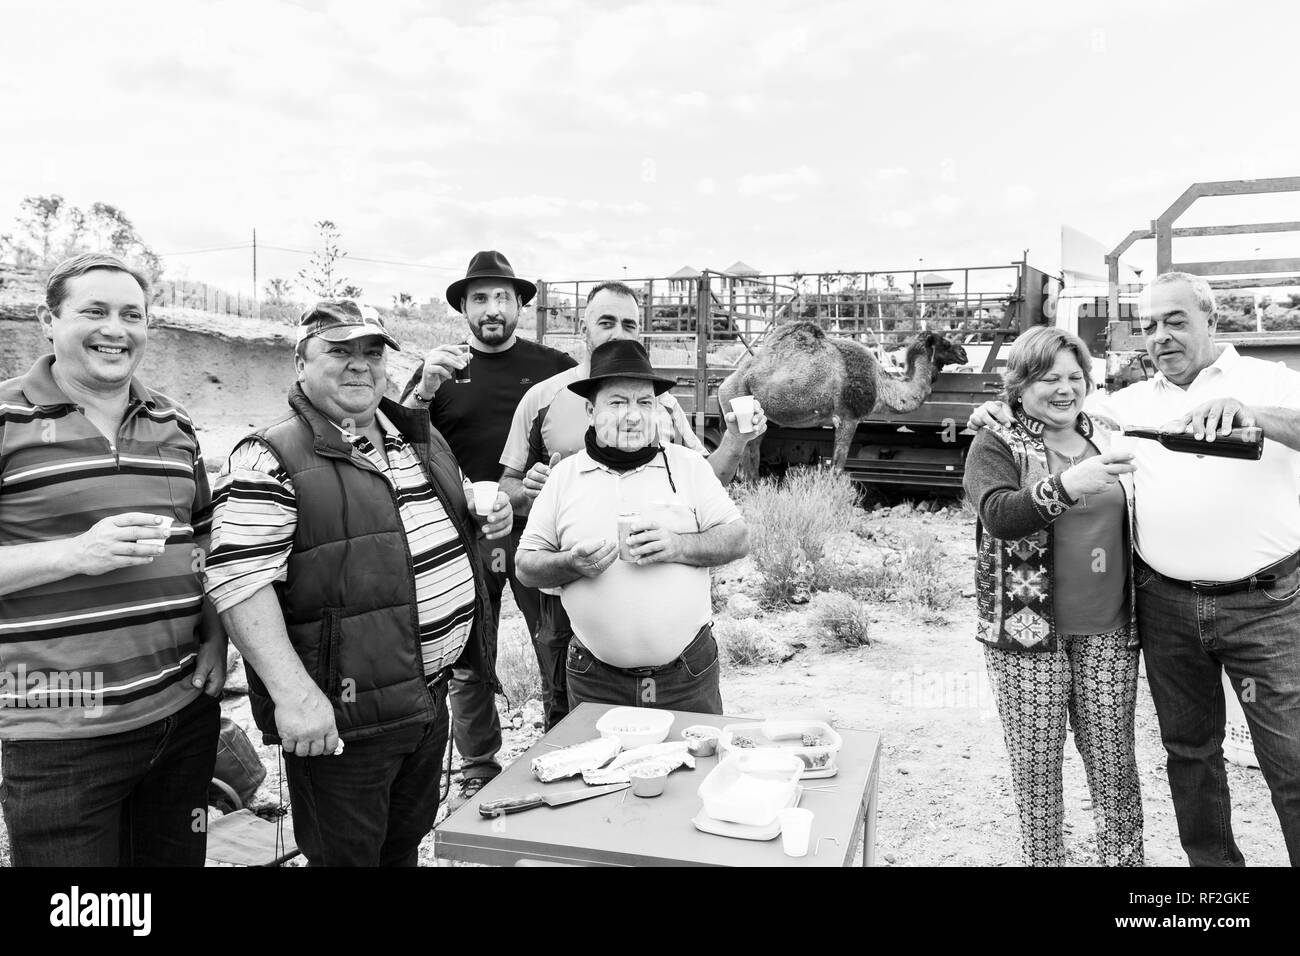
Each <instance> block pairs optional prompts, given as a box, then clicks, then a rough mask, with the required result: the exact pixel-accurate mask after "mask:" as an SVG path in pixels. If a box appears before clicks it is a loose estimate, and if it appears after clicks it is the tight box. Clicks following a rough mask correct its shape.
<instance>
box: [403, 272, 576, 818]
mask: <svg viewBox="0 0 1300 956" xmlns="http://www.w3.org/2000/svg"><path fill="white" fill-rule="evenodd" d="M536 292H537V287H536V286H534V285H533V284H532V283H531V282H529V281H528V280H527V279H520V278H519V277H517V276H516V275H515V271H514V269H513V268H512V267H511V265H510V262H509V260H507V259H506V257H505V256H503V255H502V254H501V253H499V252H496V251H495V250H487V251H485V252H478V253H475V254H474V257H473V258H472V259H470V262H469V267H468V268H467V269H466V270H465V277H464V278H463V279H457V280H456V281H455V282H453V283H451V285H449V286H448V287H447V304H448V305H449V306H451V308H453V309H455V310H456V311H458V312H460V313H462V314H463V315H464V316H465V321H466V325H467V326H468V332H469V334H468V336H466V338H465V340H464V341H463V342H460V343H449V344H447V345H440V346H438V347H437V348H435V349H433V350H432V351H430V352H429V354H428V355H427V356H425V360H424V364H423V365H421V366H420V368H419V369H417V370H416V372H415V374H414V375H413V376H412V378H411V380H410V382H408V383H407V386H406V391H405V392H404V393H403V396H402V403H403V404H404V405H405V406H406V407H408V408H413V409H418V410H421V411H422V410H424V409H426V408H427V409H428V415H429V421H430V422H431V423H432V424H433V427H434V428H436V429H437V430H438V431H439V432H440V433H441V434H442V435H443V437H444V438H446V439H447V444H448V445H450V446H451V450H452V451H453V452H454V453H455V455H456V460H457V461H459V462H460V466H461V468H462V469H464V471H465V475H466V477H468V478H469V480H470V481H499V480H500V478H501V463H500V459H501V451H502V449H503V448H504V446H505V443H506V436H507V435H508V434H509V433H510V423H511V420H512V418H513V416H514V413H515V407H516V406H517V405H518V404H519V400H520V399H521V398H523V397H524V393H525V392H527V391H528V389H529V388H530V387H532V385H533V384H534V383H536V382H541V381H543V380H545V379H548V378H550V377H551V376H552V375H555V374H557V373H559V372H562V371H565V370H567V369H570V368H573V367H574V366H575V365H577V364H578V363H577V362H576V361H574V359H572V358H570V357H569V356H568V355H566V354H565V353H563V352H560V351H558V350H556V349H553V348H548V347H547V346H545V345H539V344H537V343H536V342H531V341H529V340H528V339H525V338H521V337H519V336H518V335H516V333H515V329H516V326H517V325H518V324H519V314H520V312H521V311H522V309H523V307H524V306H526V305H527V304H528V303H529V302H530V301H531V300H532V298H533V296H534V295H535V294H536ZM526 520H527V518H526V516H524V515H519V516H517V517H516V518H515V521H514V527H513V528H512V530H511V533H510V535H509V537H506V538H501V539H499V540H494V541H488V540H486V539H484V540H482V541H480V542H479V545H480V557H481V558H482V560H483V570H484V574H485V575H486V579H487V587H488V594H489V597H490V598H491V601H492V608H493V611H494V614H493V620H494V621H495V620H496V619H497V618H499V617H500V612H501V593H502V591H503V590H504V589H505V585H506V582H507V581H509V582H510V590H511V591H512V592H513V594H514V598H515V603H516V604H517V605H518V606H519V610H520V611H521V612H522V613H523V616H524V623H525V624H526V625H527V627H528V634H529V637H530V639H532V640H534V641H535V640H536V635H537V624H538V593H537V591H536V590H534V589H533V588H527V587H524V586H523V585H522V584H520V583H519V581H518V579H517V578H516V577H515V548H516V547H517V546H518V544H519V536H520V535H521V534H522V533H523V530H524V523H525V521H526ZM486 636H487V638H488V642H489V643H490V644H491V646H492V648H493V654H494V655H495V648H496V641H497V631H496V626H495V624H494V625H493V627H492V628H491V629H490V630H489V631H488V632H487V635H486ZM448 697H449V699H450V705H451V728H452V730H451V732H452V739H453V740H455V742H456V750H457V751H458V752H459V753H460V756H461V785H460V788H459V791H458V792H457V793H456V794H454V795H453V796H452V798H451V806H452V808H453V809H455V808H456V807H457V806H459V805H460V804H461V803H463V802H464V801H465V800H467V799H468V798H470V797H471V796H473V795H474V794H475V793H476V792H478V790H479V789H480V788H481V787H482V786H483V785H484V784H486V783H487V782H488V781H489V780H491V779H492V778H493V777H495V776H496V775H497V774H499V773H500V772H501V764H500V763H499V762H498V761H497V758H496V755H497V751H498V750H500V749H501V720H500V718H499V716H498V715H497V708H496V697H495V692H494V688H493V687H492V684H491V683H490V681H489V680H488V679H487V678H486V677H485V676H484V675H481V674H479V673H477V672H476V671H474V670H473V668H470V667H465V668H457V669H456V670H455V672H454V673H453V674H452V678H451V680H450V681H449V683H448Z"/></svg>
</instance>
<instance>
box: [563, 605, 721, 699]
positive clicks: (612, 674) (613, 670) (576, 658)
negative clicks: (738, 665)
mask: <svg viewBox="0 0 1300 956" xmlns="http://www.w3.org/2000/svg"><path fill="white" fill-rule="evenodd" d="M718 670H719V667H718V643H717V641H715V640H714V639H713V625H712V624H706V625H704V626H703V627H702V628H700V630H699V632H698V633H697V634H696V635H695V638H694V640H692V641H691V642H690V643H689V644H687V645H686V648H685V649H684V650H683V651H682V653H681V656H679V657H678V658H677V659H676V660H674V661H670V662H669V663H667V664H665V665H664V666H663V667H656V668H636V669H634V670H627V669H625V668H621V667H611V666H610V665H609V664H606V663H604V662H602V661H599V660H597V659H596V658H595V657H594V656H593V655H592V653H591V651H589V650H587V648H586V647H584V646H583V645H582V642H581V641H579V640H578V639H577V638H576V637H575V638H574V639H573V641H572V642H571V643H570V644H569V658H568V667H567V671H568V685H569V708H570V709H573V708H574V707H577V706H578V705H579V704H581V703H582V702H584V701H592V702H594V703H597V704H620V705H623V706H626V707H658V708H661V709H663V710H685V711H690V712H692V713H696V714H721V713H722V691H721V690H720V689H719V687H718ZM651 671H652V673H643V672H651Z"/></svg>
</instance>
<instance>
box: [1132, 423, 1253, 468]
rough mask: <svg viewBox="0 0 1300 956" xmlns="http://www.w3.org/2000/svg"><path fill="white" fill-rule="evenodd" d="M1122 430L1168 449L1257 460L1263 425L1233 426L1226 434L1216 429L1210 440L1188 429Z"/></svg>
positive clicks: (1192, 453) (1218, 456)
mask: <svg viewBox="0 0 1300 956" xmlns="http://www.w3.org/2000/svg"><path fill="white" fill-rule="evenodd" d="M1124 434H1125V435H1128V436H1130V437H1133V438H1149V439H1151V440H1152V441H1158V442H1160V444H1162V445H1164V446H1165V447H1166V448H1168V449H1169V450H1170V451H1181V452H1187V453H1188V454H1191V455H1210V456H1211V457H1213V458H1241V459H1244V460H1246V461H1258V460H1259V459H1260V458H1261V457H1263V455H1264V429H1262V428H1260V427H1258V426H1256V425H1252V426H1250V427H1249V428H1234V429H1233V430H1232V431H1231V432H1230V433H1229V434H1227V435H1220V434H1217V433H1216V434H1215V436H1214V441H1212V442H1211V441H1206V440H1205V439H1203V438H1197V437H1196V436H1195V435H1192V434H1190V433H1189V432H1162V431H1160V430H1158V429H1155V428H1126V429H1124Z"/></svg>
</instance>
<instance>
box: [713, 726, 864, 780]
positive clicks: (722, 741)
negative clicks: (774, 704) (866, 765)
mask: <svg viewBox="0 0 1300 956" xmlns="http://www.w3.org/2000/svg"><path fill="white" fill-rule="evenodd" d="M804 733H814V734H820V735H821V736H822V737H823V738H824V739H825V744H823V745H822V746H818V747H805V746H803V745H802V743H801V738H802V735H803V734H804ZM794 734H798V735H799V736H791V735H794ZM738 736H741V737H746V738H748V739H749V740H751V741H752V742H753V743H754V746H753V747H737V746H736V745H735V740H736V738H737V737H738ZM843 746H844V738H843V737H841V736H840V735H839V734H838V733H836V731H835V728H834V727H832V726H831V725H830V724H828V723H826V722H825V721H823V720H767V721H759V722H752V723H744V724H727V725H726V726H725V727H723V728H722V736H721V737H720V738H719V740H718V759H720V760H723V759H726V758H727V757H728V756H730V755H732V754H740V753H745V752H747V751H748V752H761V751H768V752H772V751H776V752H779V753H789V754H794V755H795V756H797V757H798V758H799V759H800V760H801V761H803V764H804V770H803V772H802V773H801V774H800V775H799V779H800V780H819V779H823V778H826V777H833V776H835V775H836V774H837V773H839V753H840V748H841V747H843Z"/></svg>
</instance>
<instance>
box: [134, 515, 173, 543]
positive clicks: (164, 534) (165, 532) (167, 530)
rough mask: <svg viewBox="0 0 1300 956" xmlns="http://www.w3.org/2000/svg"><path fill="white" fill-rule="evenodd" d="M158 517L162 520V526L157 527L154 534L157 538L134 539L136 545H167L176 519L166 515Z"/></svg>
mask: <svg viewBox="0 0 1300 956" xmlns="http://www.w3.org/2000/svg"><path fill="white" fill-rule="evenodd" d="M159 517H161V518H162V524H160V525H158V528H157V531H155V532H154V533H155V534H156V535H157V537H154V538H136V539H135V540H136V543H137V544H161V545H165V544H166V543H167V538H168V537H170V536H171V533H172V525H173V524H174V523H175V522H176V519H175V518H172V517H167V516H166V515H159Z"/></svg>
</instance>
